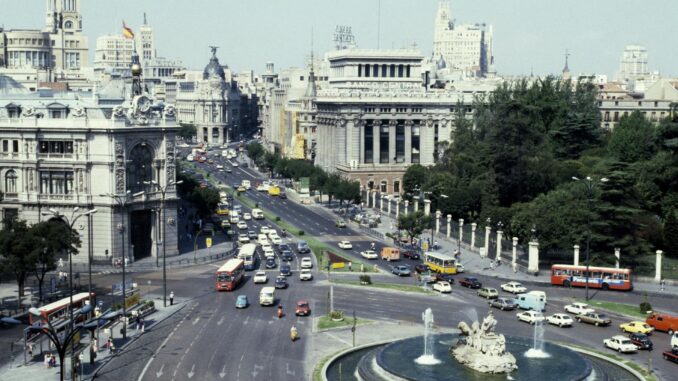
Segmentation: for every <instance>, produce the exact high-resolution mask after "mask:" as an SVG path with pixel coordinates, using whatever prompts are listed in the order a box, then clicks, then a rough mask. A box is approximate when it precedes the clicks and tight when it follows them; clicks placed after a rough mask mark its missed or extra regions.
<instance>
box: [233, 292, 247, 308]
mask: <svg viewBox="0 0 678 381" xmlns="http://www.w3.org/2000/svg"><path fill="white" fill-rule="evenodd" d="M248 304H249V303H248V302H247V295H238V297H237V298H236V299H235V308H247V305H248Z"/></svg>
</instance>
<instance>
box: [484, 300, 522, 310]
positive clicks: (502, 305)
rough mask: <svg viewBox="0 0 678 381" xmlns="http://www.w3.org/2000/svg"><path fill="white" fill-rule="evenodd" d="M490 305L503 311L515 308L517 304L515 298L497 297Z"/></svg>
mask: <svg viewBox="0 0 678 381" xmlns="http://www.w3.org/2000/svg"><path fill="white" fill-rule="evenodd" d="M490 307H494V308H499V309H500V310H502V311H509V310H515V309H516V307H517V305H516V302H515V301H513V299H509V298H497V299H494V300H493V301H491V302H490Z"/></svg>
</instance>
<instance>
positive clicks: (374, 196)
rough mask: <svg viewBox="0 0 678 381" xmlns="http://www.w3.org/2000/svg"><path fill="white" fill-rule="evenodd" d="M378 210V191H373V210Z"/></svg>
mask: <svg viewBox="0 0 678 381" xmlns="http://www.w3.org/2000/svg"><path fill="white" fill-rule="evenodd" d="M376 208H377V191H372V209H376Z"/></svg>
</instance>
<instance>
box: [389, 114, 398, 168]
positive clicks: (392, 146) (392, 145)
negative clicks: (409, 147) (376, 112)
mask: <svg viewBox="0 0 678 381" xmlns="http://www.w3.org/2000/svg"><path fill="white" fill-rule="evenodd" d="M397 125H398V121H397V120H395V119H392V120H389V121H388V162H389V163H391V164H395V160H394V158H395V155H396V126H397Z"/></svg>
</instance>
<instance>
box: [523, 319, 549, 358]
mask: <svg viewBox="0 0 678 381" xmlns="http://www.w3.org/2000/svg"><path fill="white" fill-rule="evenodd" d="M525 357H527V358H533V359H539V358H549V357H551V356H550V355H549V354H548V353H546V352H545V351H544V322H536V323H534V336H533V342H532V348H530V349H528V351H527V352H525Z"/></svg>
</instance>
